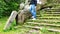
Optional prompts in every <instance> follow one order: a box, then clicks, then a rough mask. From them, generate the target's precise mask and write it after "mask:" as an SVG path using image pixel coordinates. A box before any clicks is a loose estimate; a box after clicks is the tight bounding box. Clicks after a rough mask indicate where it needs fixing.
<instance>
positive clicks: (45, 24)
mask: <svg viewBox="0 0 60 34" xmlns="http://www.w3.org/2000/svg"><path fill="white" fill-rule="evenodd" d="M26 24H28V25H39V26H55V27H60V24H49V23H38V22H27V23H26Z"/></svg>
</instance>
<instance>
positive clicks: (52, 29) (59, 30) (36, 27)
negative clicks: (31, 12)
mask: <svg viewBox="0 0 60 34" xmlns="http://www.w3.org/2000/svg"><path fill="white" fill-rule="evenodd" d="M23 27H26V28H33V29H39V30H42V29H47V30H48V31H54V32H60V29H56V28H49V27H44V26H29V25H23Z"/></svg>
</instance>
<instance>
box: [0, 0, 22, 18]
mask: <svg viewBox="0 0 60 34" xmlns="http://www.w3.org/2000/svg"><path fill="white" fill-rule="evenodd" d="M22 1H23V0H0V17H3V16H9V15H10V13H11V12H12V11H13V10H16V11H18V9H19V4H20V3H21V2H22Z"/></svg>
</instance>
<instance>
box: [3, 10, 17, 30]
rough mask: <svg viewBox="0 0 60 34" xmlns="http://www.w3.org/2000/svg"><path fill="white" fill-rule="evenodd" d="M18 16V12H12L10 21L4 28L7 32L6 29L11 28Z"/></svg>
mask: <svg viewBox="0 0 60 34" xmlns="http://www.w3.org/2000/svg"><path fill="white" fill-rule="evenodd" d="M16 15H17V12H16V11H12V13H11V15H10V17H9V19H8V20H7V22H6V25H5V26H4V30H6V29H8V28H9V27H10V25H11V23H12V22H13V20H14V19H15V17H16Z"/></svg>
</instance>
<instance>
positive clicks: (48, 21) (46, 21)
mask: <svg viewBox="0 0 60 34" xmlns="http://www.w3.org/2000/svg"><path fill="white" fill-rule="evenodd" d="M27 22H40V23H41V22H45V23H59V22H60V20H46V19H41V20H40V19H36V20H31V19H29V20H27Z"/></svg>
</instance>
